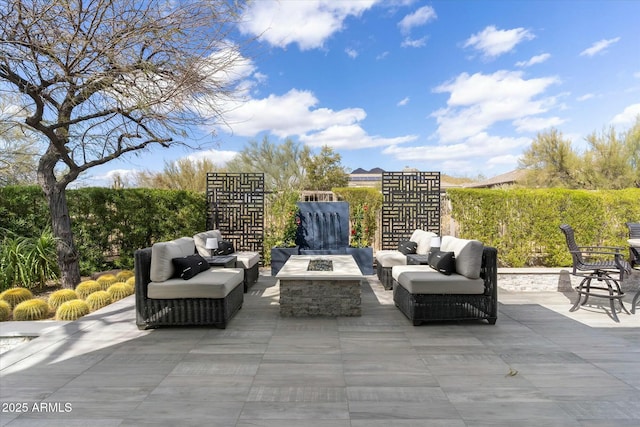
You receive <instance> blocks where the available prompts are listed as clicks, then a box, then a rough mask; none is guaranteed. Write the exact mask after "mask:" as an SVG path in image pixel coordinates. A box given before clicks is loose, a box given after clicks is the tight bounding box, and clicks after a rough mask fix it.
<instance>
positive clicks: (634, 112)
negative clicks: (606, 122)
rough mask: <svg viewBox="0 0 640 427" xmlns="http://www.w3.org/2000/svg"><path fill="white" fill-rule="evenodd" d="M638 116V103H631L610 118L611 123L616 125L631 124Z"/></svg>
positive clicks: (639, 110)
mask: <svg viewBox="0 0 640 427" xmlns="http://www.w3.org/2000/svg"><path fill="white" fill-rule="evenodd" d="M638 116H640V104H631V105H629V106H628V107H627V108H625V109H624V111H623V112H622V113H620V114H616V116H615V117H614V118H613V119H611V124H612V125H616V126H631V125H633V124H634V123H635V121H636V118H637V117H638Z"/></svg>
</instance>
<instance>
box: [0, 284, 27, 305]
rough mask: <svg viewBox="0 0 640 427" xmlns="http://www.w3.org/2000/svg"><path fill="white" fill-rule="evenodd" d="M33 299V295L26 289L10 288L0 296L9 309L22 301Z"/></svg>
mask: <svg viewBox="0 0 640 427" xmlns="http://www.w3.org/2000/svg"><path fill="white" fill-rule="evenodd" d="M32 298H33V294H32V293H31V291H30V290H29V289H27V288H11V289H7V290H6V291H4V292H3V293H1V294H0V299H1V300H4V301H6V302H7V303H9V305H10V306H11V307H15V306H16V305H18V304H20V303H21V302H22V301H27V300H30V299H32Z"/></svg>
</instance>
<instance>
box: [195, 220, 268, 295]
mask: <svg viewBox="0 0 640 427" xmlns="http://www.w3.org/2000/svg"><path fill="white" fill-rule="evenodd" d="M208 238H216V239H218V241H220V240H222V233H220V231H219V230H208V231H203V232H202V233H198V234H196V235H195V236H193V242H194V243H195V245H196V250H197V251H198V253H199V254H200V255H201V256H203V257H207V256H209V249H207V248H206V243H207V239H208ZM230 255H233V256H235V257H236V268H242V269H243V270H244V291H245V292H247V291H248V290H249V288H250V287H251V286H252V285H253V284H254V283H256V282H257V281H258V277H259V274H260V272H259V263H260V254H259V253H258V252H250V251H236V252H233V253H232V254H230Z"/></svg>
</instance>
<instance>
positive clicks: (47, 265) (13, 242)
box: [0, 229, 60, 289]
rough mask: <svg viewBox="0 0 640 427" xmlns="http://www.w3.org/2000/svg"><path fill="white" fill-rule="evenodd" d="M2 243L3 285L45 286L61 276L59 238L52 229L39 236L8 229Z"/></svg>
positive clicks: (0, 283) (0, 272) (0, 270)
mask: <svg viewBox="0 0 640 427" xmlns="http://www.w3.org/2000/svg"><path fill="white" fill-rule="evenodd" d="M5 231H7V233H6V236H5V238H4V239H3V240H2V242H1V245H0V286H2V289H6V288H8V287H11V286H22V287H25V288H29V289H34V288H38V287H43V286H44V285H45V284H46V283H47V282H48V281H50V280H55V279H57V278H58V277H59V274H60V271H59V268H58V264H57V262H56V259H57V256H56V243H57V239H56V238H55V237H54V236H53V233H52V232H51V230H50V229H45V230H43V231H42V234H41V235H40V236H39V237H36V238H28V237H23V236H17V235H15V233H12V232H10V231H8V230H5Z"/></svg>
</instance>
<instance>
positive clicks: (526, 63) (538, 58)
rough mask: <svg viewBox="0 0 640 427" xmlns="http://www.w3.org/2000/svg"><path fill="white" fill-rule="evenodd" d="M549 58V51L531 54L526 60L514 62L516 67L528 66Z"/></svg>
mask: <svg viewBox="0 0 640 427" xmlns="http://www.w3.org/2000/svg"><path fill="white" fill-rule="evenodd" d="M549 58H551V54H550V53H543V54H541V55H536V56H532V57H531V58H530V59H529V60H528V61H519V62H516V67H530V66H532V65H535V64H541V63H543V62H545V61H546V60H547V59H549Z"/></svg>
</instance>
